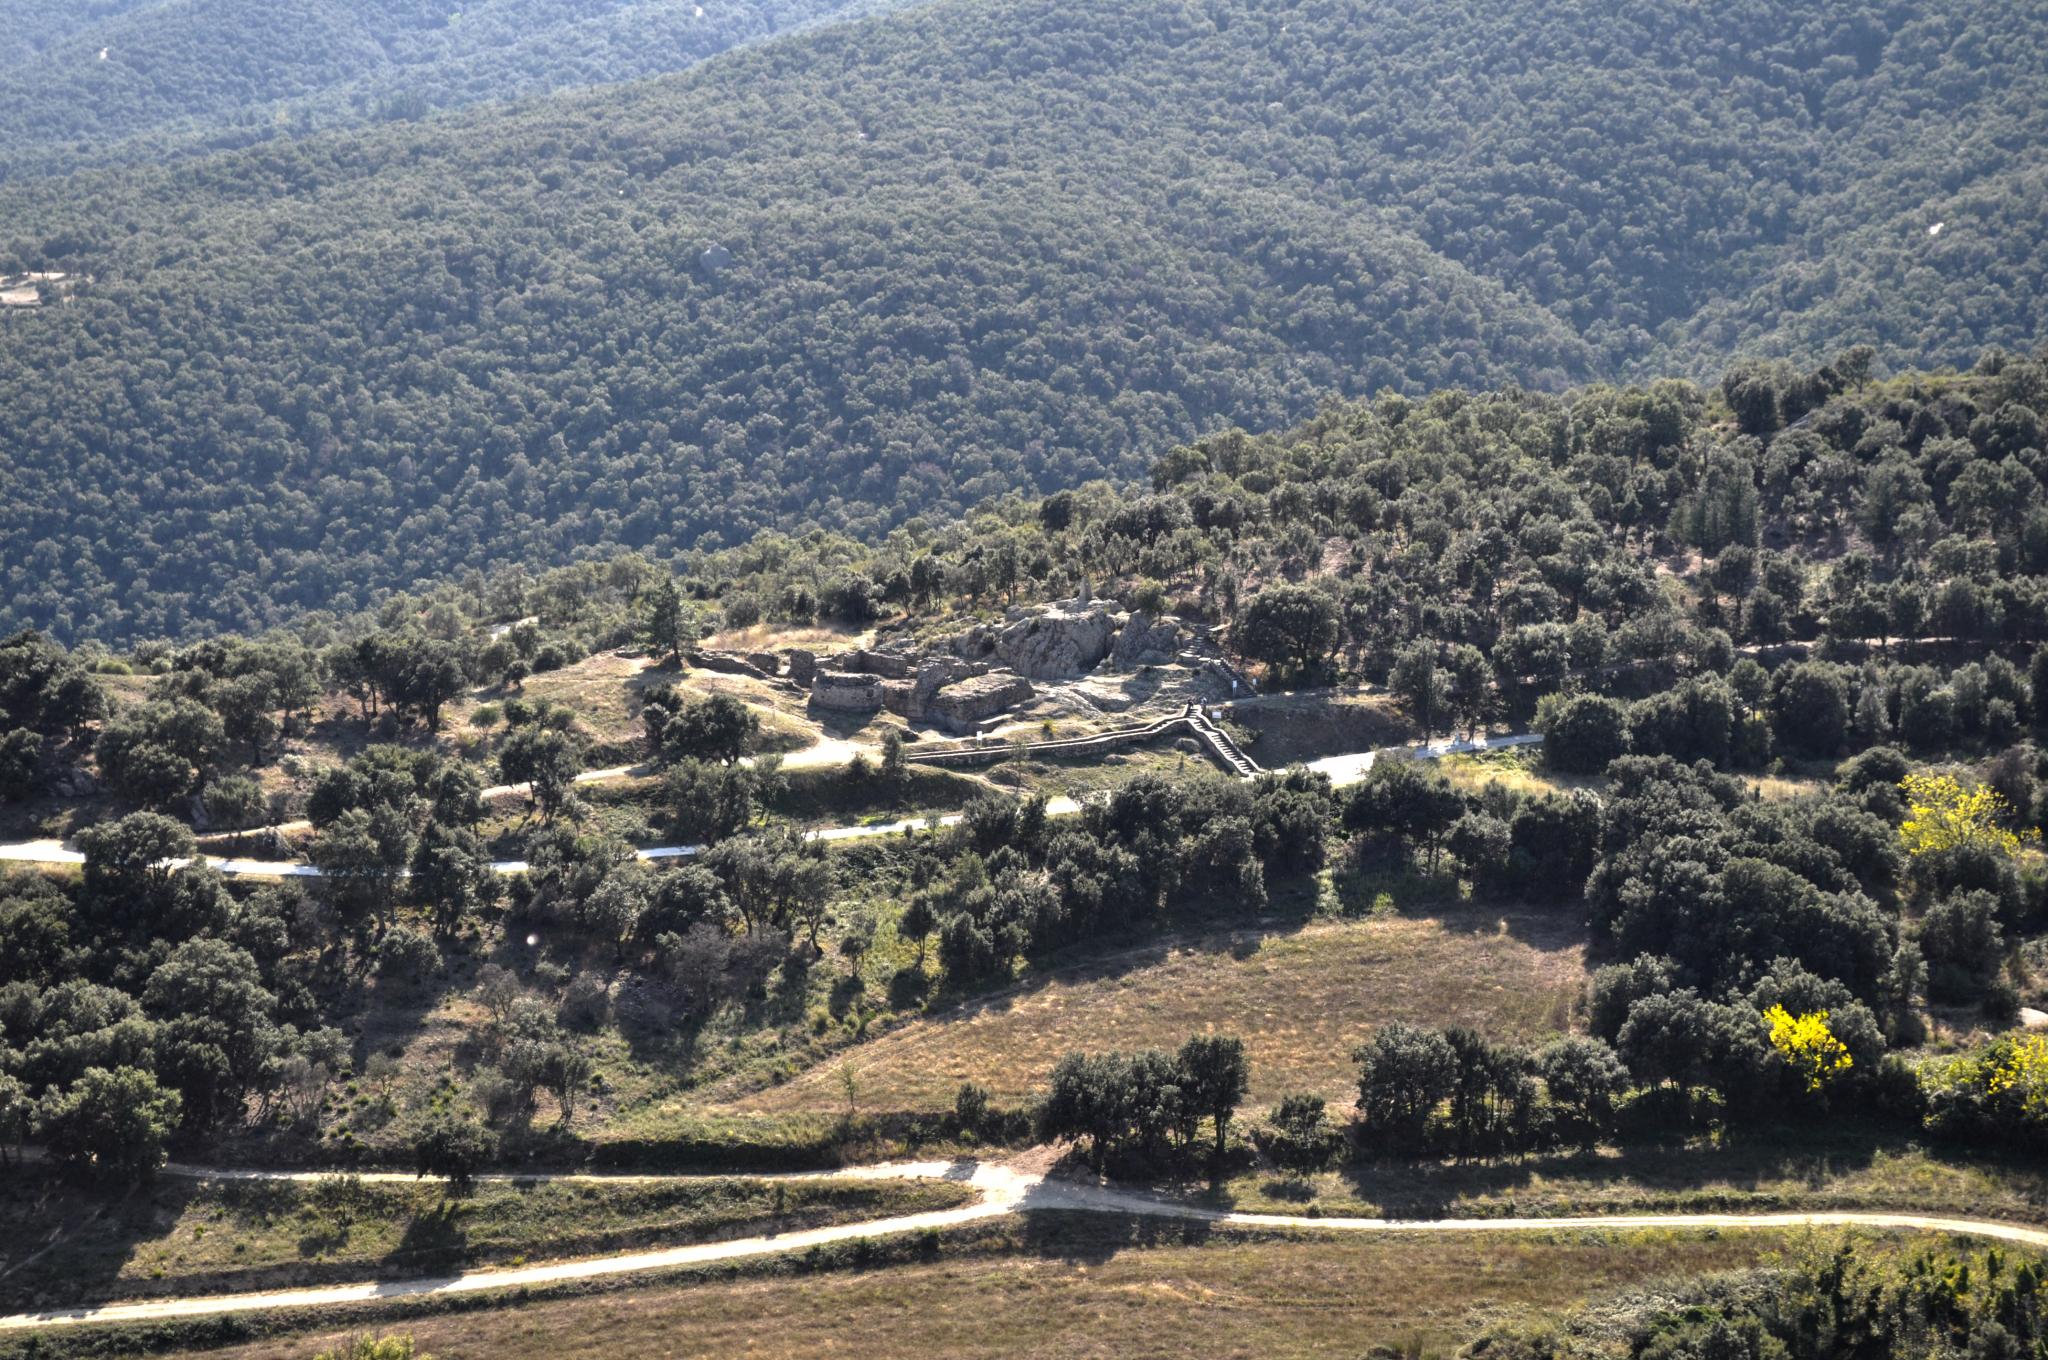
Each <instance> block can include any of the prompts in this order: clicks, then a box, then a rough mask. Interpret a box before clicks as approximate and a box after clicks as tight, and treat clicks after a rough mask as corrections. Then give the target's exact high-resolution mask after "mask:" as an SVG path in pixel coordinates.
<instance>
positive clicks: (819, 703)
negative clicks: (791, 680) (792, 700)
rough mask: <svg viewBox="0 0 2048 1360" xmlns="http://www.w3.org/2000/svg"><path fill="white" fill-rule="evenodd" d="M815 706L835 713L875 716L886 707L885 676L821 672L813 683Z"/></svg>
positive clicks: (814, 678) (847, 672) (813, 704)
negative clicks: (883, 703)
mask: <svg viewBox="0 0 2048 1360" xmlns="http://www.w3.org/2000/svg"><path fill="white" fill-rule="evenodd" d="M811 706H812V707H813V708H823V709H829V710H831V711H832V712H835V713H872V712H874V711H875V710H876V709H878V708H880V707H881V706H882V677H881V676H879V675H864V674H860V673H857V672H851V671H819V672H818V673H817V675H816V676H815V677H813V679H812V680H811Z"/></svg>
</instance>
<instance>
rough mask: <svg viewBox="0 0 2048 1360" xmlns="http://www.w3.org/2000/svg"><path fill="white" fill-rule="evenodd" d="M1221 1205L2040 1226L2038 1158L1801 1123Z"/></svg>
mask: <svg viewBox="0 0 2048 1360" xmlns="http://www.w3.org/2000/svg"><path fill="white" fill-rule="evenodd" d="M1219 1202H1221V1203H1227V1204H1229V1205H1230V1206H1232V1207H1234V1208H1239V1209H1247V1210H1257V1211H1263V1212H1275V1213H1296V1214H1298V1213H1302V1212H1305V1211H1306V1206H1309V1205H1314V1206H1315V1207H1316V1209H1317V1210H1318V1211H1319V1212H1321V1213H1324V1214H1329V1215H1356V1216H1364V1217H1394V1218H1460V1217H1473V1218H1507V1217H1515V1216H1518V1215H1560V1214H1625V1213H1712V1212H1719V1211H1726V1210H1735V1211H1755V1212H1765V1211H1769V1210H1778V1209H1803V1210H1816V1211H1818V1210H1831V1209H1902V1210H1911V1211H1913V1212H1916V1213H1922V1212H1924V1213H1953V1214H1959V1215H1967V1216H1973V1217H1980V1218H1995V1219H2006V1220H2010V1221H2015V1222H2029V1223H2037V1222H2041V1221H2042V1220H2043V1219H2044V1218H2048V1167H2044V1166H2041V1165H2032V1166H2029V1165H2025V1164H2019V1163H2004V1164H2001V1163H1999V1162H1997V1161H1993V1160H1989V1159H1978V1158H1971V1157H1966V1156H1960V1155H1957V1154H1954V1153H1950V1152H1946V1151H1943V1150H1941V1149H1931V1148H1924V1147H1921V1146H1919V1145H1917V1144H1914V1143H1910V1142H1902V1141H1900V1140H1899V1139H1897V1138H1896V1136H1890V1135H1886V1134H1884V1133H1881V1132H1880V1133H1874V1134H1872V1133H1861V1132H1857V1131H1854V1130H1814V1129H1800V1130H1793V1131H1785V1132H1769V1131H1767V1132H1763V1133H1759V1134H1755V1135H1752V1136H1751V1137H1748V1138H1744V1139H1738V1140H1735V1141H1732V1142H1724V1143H1718V1144H1699V1145H1694V1146H1690V1147H1669V1148H1657V1147H1634V1148H1628V1149H1625V1150H1620V1151H1617V1150H1615V1149H1611V1148H1610V1149H1605V1150H1603V1151H1601V1152H1597V1153H1580V1154H1571V1155H1562V1156H1554V1157H1533V1158H1529V1159H1527V1160H1524V1161H1508V1162H1498V1163H1490V1164H1471V1165H1457V1164H1454V1163H1448V1162H1446V1163H1431V1164H1425V1165H1415V1164H1411V1163H1406V1162H1401V1163H1386V1164H1379V1163H1369V1164H1362V1165H1357V1166H1350V1167H1345V1168H1343V1169H1341V1170H1337V1171H1329V1172H1324V1173H1322V1174H1320V1175H1317V1176H1313V1177H1306V1178H1304V1177H1294V1176H1281V1175H1276V1174H1274V1173H1272V1172H1265V1173H1259V1174H1250V1175H1245V1176H1241V1177H1238V1178H1237V1179H1235V1180H1233V1181H1231V1182H1229V1183H1228V1184H1227V1185H1226V1186H1225V1187H1224V1188H1223V1190H1222V1191H1221V1192H1220V1195H1219Z"/></svg>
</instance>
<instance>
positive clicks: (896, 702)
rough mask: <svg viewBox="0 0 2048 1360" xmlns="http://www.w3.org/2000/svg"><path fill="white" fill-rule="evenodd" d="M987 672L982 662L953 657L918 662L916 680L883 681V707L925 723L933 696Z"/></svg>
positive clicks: (986, 667) (913, 720) (914, 678)
mask: <svg viewBox="0 0 2048 1360" xmlns="http://www.w3.org/2000/svg"><path fill="white" fill-rule="evenodd" d="M987 671H988V666H987V665H986V664H985V663H983V662H977V661H961V660H957V659H955V658H952V657H935V658H928V659H926V660H924V661H920V662H919V663H918V666H917V674H916V676H915V677H913V678H908V679H897V680H884V681H883V682H882V707H884V708H886V709H888V710H889V711H890V712H891V713H901V714H902V715H903V716H904V717H906V718H908V719H910V720H911V721H912V722H919V721H922V720H923V718H924V716H925V712H926V710H927V709H928V708H929V707H930V704H931V700H932V696H933V695H935V694H937V693H938V692H939V691H940V690H941V689H942V688H944V687H945V686H947V685H951V684H955V683H957V682H959V681H962V680H972V679H974V678H975V677H977V676H980V675H983V674H986V673H987Z"/></svg>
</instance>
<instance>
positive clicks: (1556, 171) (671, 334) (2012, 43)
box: [0, 0, 2048, 640]
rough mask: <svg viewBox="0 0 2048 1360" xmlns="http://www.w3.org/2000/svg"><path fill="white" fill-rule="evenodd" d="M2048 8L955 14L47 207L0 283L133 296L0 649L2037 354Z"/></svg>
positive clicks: (39, 347) (40, 376) (2, 414)
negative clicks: (1401, 396) (1393, 399)
mask: <svg viewBox="0 0 2048 1360" xmlns="http://www.w3.org/2000/svg"><path fill="white" fill-rule="evenodd" d="M2044 17H2048V15H2044V13H2043V11H2042V6H2041V4H2039V3H2026V4H2018V5H2005V6H1988V5H1978V4H1965V3H1960V0H1912V2H1910V3H1898V4H1892V5H1888V6H1885V7H1881V8H1873V7H1871V6H1868V5H1864V4H1848V3H1831V4H1822V5H1810V4H1808V5H1791V4H1783V3H1743V4H1723V5H1714V6H1698V5H1692V4H1679V3H1675V2H1673V3H1662V4H1655V5H1649V6H1641V7H1634V8H1632V9H1631V10H1630V11H1629V12H1628V13H1626V14H1616V13H1614V12H1613V11H1612V9H1611V7H1608V6H1604V5H1594V4H1545V5H1542V6H1540V7H1537V6H1531V5H1529V4H1526V3H1521V2H1520V0H1483V2H1477V0H1475V3H1469V4H1463V5H1459V6H1455V7H1453V6H1435V7H1431V8H1430V9H1428V10H1425V11H1417V12H1411V10H1410V8H1409V7H1406V6H1399V5H1394V4H1391V3H1375V2H1372V0H1350V2H1348V3H1335V4H1332V3H1307V2H1306V0H1303V2H1302V3H1290V4H1278V5H1274V4H1265V5H1252V4H1249V3H1242V2H1241V0H1215V2H1214V3H1209V4H1203V5H1197V4H1183V3H1169V2H1167V0H1141V2H1140V3H1132V4H1125V5H1119V6H1116V7H1114V8H1113V9H1112V8H1104V7H1089V6H1078V7H1077V6H1055V5H1052V4H1048V3H1045V0H941V3H937V4H933V5H929V6H924V7H919V8H916V9H912V10H905V11H901V12H897V13H894V14H891V15H887V16H883V17H880V18H877V19H872V20H867V21H862V22H857V23H851V24H846V25H837V26H833V27H829V28H825V29H820V30H817V31H814V32H811V33H806V34H802V35H797V36H795V37H792V38H789V39H786V40H783V41H779V42H775V43H770V44H764V45H760V46H757V47H755V48H752V49H749V50H747V51H745V52H741V53H737V54H733V55H731V56H729V57H727V58H725V59H722V60H720V61H719V62H716V63H712V64H710V65H707V66H704V67H701V68H699V69H697V70H695V71H693V72H690V73H687V74H685V75H682V76H678V77H671V78H665V79H660V80H655V81H651V82H647V83H643V84H639V85H634V86H630V87H625V88H621V89H615V90H607V91H602V92H596V93H585V94H579V95H566V96H561V97H557V98H555V99H552V100H548V101H545V102H541V103H536V104H534V105H532V106H529V107H526V108H523V109H517V110H513V111H509V112H508V111H506V110H503V109H492V110H488V111H472V112H470V113H464V114H455V115H451V116H449V117H446V118H439V119H433V120H428V121H427V122H424V123H408V124H396V125H386V126H382V127H379V128H375V129H372V130H370V131H368V132H365V133H361V134H358V135H353V136H350V137H346V138H342V137H333V136H330V137H311V138H306V139H299V140H280V141H276V142H272V143H269V144H266V145H264V146H262V147H258V148H251V149H248V150H244V151H239V152H234V153H226V154H222V155H219V156H214V157H208V158H203V159H198V160H187V161H183V162H180V163H177V164H174V165H171V166H168V167H126V168H121V169H116V170H107V171H101V172H94V173H88V174H82V175H79V176H75V177H71V178H66V179H46V180H38V181H33V182H23V183H19V184H16V185H15V186H13V187H12V188H10V189H8V190H7V191H6V192H4V193H0V221H4V222H6V223H7V224H8V225H7V231H6V233H5V235H4V237H0V270H6V269H11V268H15V267H22V268H33V267H48V268H57V269H63V270H67V271H70V272H72V273H74V274H76V275H78V276H81V277H82V278H83V279H85V280H87V281H85V282H81V283H80V284H79V286H78V287H77V289H76V292H75V295H74V296H73V298H72V300H71V301H69V302H68V303H66V304H65V305H61V306H50V307H45V308H43V309H41V310H40V311H38V312H35V313H23V314H16V315H12V316H9V317H7V318H6V324H5V325H4V326H0V449H5V450H6V456H5V463H4V466H0V572H4V574H5V586H6V589H5V591H4V594H0V600H4V601H5V603H4V604H0V626H13V625H18V624H36V625H40V626H46V627H49V628H52V629H53V630H54V631H55V632H56V633H57V634H59V635H60V636H65V637H72V638H76V637H84V636H100V637H105V638H108V639H112V640H119V639H123V638H133V637H136V636H147V635H152V634H171V635H177V634H184V633H190V632H194V631H199V630H203V629H208V628H217V627H232V628H259V627H261V626H263V625H265V624H268V623H270V622H273V621H276V620H278V619H280V618H283V617H286V616H288V615H290V614H291V613H293V612H295V611H297V610H301V609H304V608H310V607H336V608H340V609H343V610H345V609H347V608H350V607H353V606H360V605H364V604H368V603H371V602H373V601H374V600H375V599H376V598H378V597H379V596H380V595H381V594H382V593H383V592H384V591H386V590H388V589H390V588H392V587H395V586H399V585H402V584H404V583H406V582H409V581H412V580H416V579H419V578H420V577H422V576H426V575H439V576H450V575H454V574H457V573H459V572H461V571H463V570H465V569H472V568H487V567H490V566H493V565H496V564H502V563H506V562H512V561H521V562H527V563H542V562H553V561H560V560H563V559H564V558H567V557H570V556H573V555H575V554H577V553H579V552H602V551H607V550H610V549H614V548H617V547H631V548H637V549H641V550H644V551H647V552H649V553H650V554H652V555H654V556H656V557H667V556H672V555H674V554H676V553H678V552H680V551H682V550H685V549H687V548H691V547H695V546H716V545H718V544H720V543H734V542H739V541H742V540H744V539H745V538H747V537H748V536H750V535H751V534H753V533H755V532H756V531H758V530H760V529H762V528H764V527H775V526H781V527H795V526H800V525H805V524H817V525H822V526H825V527H828V528H831V529H835V530H839V531H842V532H846V533H850V534H854V535H857V536H862V537H867V538H874V537H877V536H879V535H880V534H881V533H882V532H884V531H886V530H887V529H888V528H889V527H891V526H892V525H895V524H899V523H901V522H903V521H905V520H906V519H907V518H908V517H910V516H913V515H925V516H929V517H931V518H933V519H940V518H943V517H947V516H952V515H955V514H958V513H959V512H961V511H962V510H963V509H965V508H966V507H967V506H969V505H972V504H974V503H976V502H978V501H980V500H982V499H984V498H986V497H988V496H991V495H996V494H1000V493H1003V492H1006V491H1010V490H1014V489H1019V488H1033V489H1037V490H1041V491H1043V490H1051V489H1055V488H1057V487H1060V486H1069V485H1076V484H1079V483H1081V482H1083V481H1086V480H1088V479H1090V478H1094V477H1099V476H1105V475H1107V476H1125V475H1129V474H1133V473H1135V472H1137V471H1139V470H1140V469H1141V467H1142V466H1143V461H1144V460H1145V459H1147V458H1149V457H1151V456H1153V455H1154V454H1156V452H1157V451H1158V449H1160V448H1162V447H1165V446H1167V445H1168V444H1170V443H1172V442H1174V441H1175V440H1178V439H1184V438H1187V437H1189V436H1191V435H1194V434H1196V433H1199V432H1201V431H1202V430H1204V429H1207V428H1213V427H1215V426H1218V425H1221V424H1224V423H1239V424H1243V425H1246V426H1249V427H1252V428H1277V427H1280V426H1283V425H1285V424H1287V423H1289V422H1291V421H1294V420H1298V419H1301V418H1303V417H1305V416H1307V415H1308V414H1309V413H1310V412H1311V411H1312V410H1313V408H1314V406H1315V404H1316V403H1317V402H1318V400H1320V399H1321V397H1322V396H1323V395H1324V394H1327V393H1330V392H1336V393H1340V394H1343V393H1349V394H1366V393H1371V392H1375V391H1378V390H1380V389H1382V388H1385V387H1389V386H1391V387H1396V388H1404V389H1411V390H1421V389H1425V388H1432V387H1441V386H1480V385H1488V384H1501V383H1507V382H1519V383H1522V384H1526V385H1529V386H1532V387H1536V388H1557V387H1562V386H1565V385H1568V384H1571V383H1575V382H1579V381H1583V380H1587V379H1591V378H1598V377H1602V376H1616V375H1619V376H1627V375H1633V374H1638V373H1646V372H1657V371H1666V372H1671V371H1676V372H1693V373H1697V374H1703V375H1704V374H1718V372H1719V371H1720V368H1721V367H1722V365H1723V364H1724V363H1725V361H1726V360H1727V359H1728V358H1729V356H1731V355H1733V354H1736V353H1738V352H1744V351H1761V352H1783V353H1785V354H1787V355H1789V356H1793V357H1797V358H1801V359H1804V360H1806V361H1808V362H1812V361H1817V360H1818V359H1820V358H1824V357H1826V356H1827V355H1828V354H1830V353H1832V352H1834V350H1835V349H1836V348H1837V347H1839V346H1840V345H1845V344H1849V343H1854V342H1859V341H1868V342H1870V343H1872V344H1874V345H1876V346H1877V347H1878V351H1879V358H1880V362H1881V363H1889V364H1898V363H1904V362H1913V363H1925V364H1930V365H1939V364H1943V363H1950V362H1968V361H1969V360H1970V359H1972V358H1974V356H1975V354H1976V353H1977V351H1978V348H1979V347H1980V346H1981V345H1984V344H1987V343H2000V344H2006V345H2009V346H2014V347H2022V348H2030V347H2031V345H2032V344H2033V342H2034V340H2035V339H2036V337H2037V336H2038V334H2039V333H2040V330H2041V321H2042V315H2041V312H2042V307H2041V295H2040V283H2041V279H2042V278H2043V276H2044V273H2048V268H2044V266H2048V260H2044V258H2043V255H2042V238H2041V233H2040V230H2039V225H2038V224H2039V221H2040V218H2041V209H2042V207H2043V203H2042V168H2041V159H2040V153H2039V151H2038V148H2039V147H2040V146H2042V145H2048V138H2044V136H2043V133H2044V132H2048V128H2044V127H2043V126H2042V125H2043V124H2044V123H2048V104H2044V103H2043V101H2041V100H2039V99H2036V98H2033V97H2032V96H2031V94H2030V92H2031V91H2034V90H2038V89H2039V88H2041V86H2042V80H2043V77H2044V74H2048V24H2044V23H2043V22H2042V20H2043V18H2044ZM1937 224H1939V225H1940V226H1941V227H1942V230H1941V231H1940V232H1939V233H1932V232H1931V228H1932V227H1934V226H1935V225H1937Z"/></svg>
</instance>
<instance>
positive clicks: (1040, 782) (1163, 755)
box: [987, 738, 1216, 798]
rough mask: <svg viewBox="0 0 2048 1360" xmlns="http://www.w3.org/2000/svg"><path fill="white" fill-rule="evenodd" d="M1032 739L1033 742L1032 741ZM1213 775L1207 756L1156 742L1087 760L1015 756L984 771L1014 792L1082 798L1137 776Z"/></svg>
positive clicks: (991, 781) (1184, 776)
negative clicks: (1147, 745)
mask: <svg viewBox="0 0 2048 1360" xmlns="http://www.w3.org/2000/svg"><path fill="white" fill-rule="evenodd" d="M1034 740H1036V738H1034ZM1214 773H1216V766H1215V765H1214V764H1213V763H1212V762H1211V761H1210V760H1209V758H1208V757H1207V756H1204V755H1201V754H1200V753H1198V752H1191V751H1183V750H1179V749H1176V748H1175V747H1174V746H1173V745H1171V744H1168V743H1165V742H1160V743H1158V744H1156V745H1154V746H1149V747H1141V746H1134V747H1130V748H1128V749H1125V750H1121V751H1111V752H1109V753H1108V754H1107V755H1101V756H1094V757H1091V758H1089V759H1085V760H1048V759H1043V758H1037V757H1030V756H1014V757H1012V758H1010V759H1008V760H1004V761H1001V762H999V763H997V764H995V765H991V766H989V767H988V771H987V779H988V782H989V783H991V784H994V785H996V786H998V787H999V788H1004V789H1008V790H1010V791H1011V792H1013V793H1020V794H1029V793H1045V794H1051V795H1054V796H1057V795H1059V794H1066V795H1067V796H1068V797H1070V798H1081V797H1085V796H1086V795H1088V794H1091V793H1104V792H1107V791H1109V790H1111V789H1114V788H1116V787H1117V786H1118V785H1120V784H1123V783H1125V782H1127V781H1128V780H1130V779H1132V778H1133V777H1135V776H1137V775H1139V774H1158V775H1164V776H1165V777H1166V778H1168V779H1189V778H1196V777H1199V776H1201V775H1208V774H1214Z"/></svg>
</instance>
